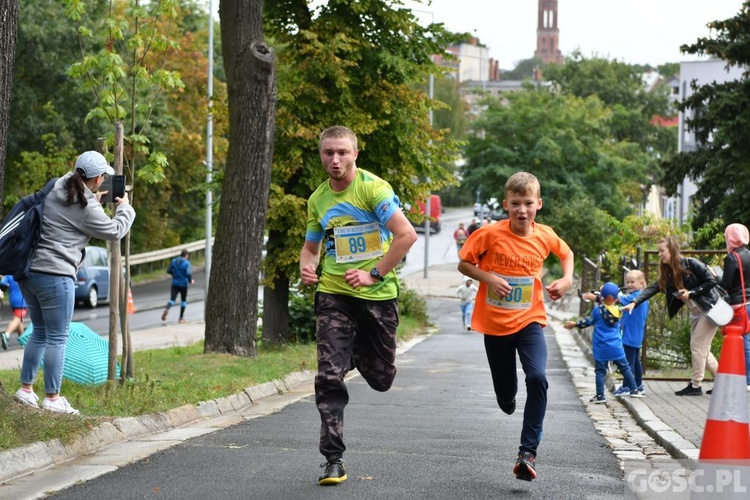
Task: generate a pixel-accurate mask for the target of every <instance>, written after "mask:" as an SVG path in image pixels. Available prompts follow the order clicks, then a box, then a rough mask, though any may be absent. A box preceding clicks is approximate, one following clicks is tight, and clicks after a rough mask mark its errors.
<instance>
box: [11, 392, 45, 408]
mask: <svg viewBox="0 0 750 500" xmlns="http://www.w3.org/2000/svg"><path fill="white" fill-rule="evenodd" d="M13 399H15V400H16V402H18V403H21V404H22V405H26V406H31V407H32V408H39V404H38V403H37V401H39V396H37V395H36V393H35V392H34V391H31V392H26V391H24V390H23V389H18V390H17V391H16V393H15V394H14V395H13Z"/></svg>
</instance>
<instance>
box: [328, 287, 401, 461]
mask: <svg viewBox="0 0 750 500" xmlns="http://www.w3.org/2000/svg"><path fill="white" fill-rule="evenodd" d="M315 315H316V316H317V345H318V374H317V376H316V377H315V404H316V405H317V407H318V411H319V412H320V421H321V425H320V453H322V454H323V455H324V456H325V457H326V458H328V459H336V458H340V457H341V456H342V454H343V453H344V450H346V446H344V407H346V405H347V403H348V402H349V392H348V391H347V389H346V384H345V383H344V377H345V376H346V374H347V373H348V372H349V371H350V370H351V369H353V368H355V367H356V368H357V370H359V373H360V374H361V375H362V377H363V378H364V379H365V380H366V381H367V383H368V384H369V385H370V387H372V388H373V389H375V390H376V391H381V392H384V391H387V390H388V389H390V388H391V384H392V383H393V379H394V378H395V376H396V366H395V361H396V328H397V327H398V301H397V300H396V299H391V300H383V301H373V300H363V299H359V298H356V297H349V296H346V295H332V294H329V293H323V292H318V293H317V294H316V295H315Z"/></svg>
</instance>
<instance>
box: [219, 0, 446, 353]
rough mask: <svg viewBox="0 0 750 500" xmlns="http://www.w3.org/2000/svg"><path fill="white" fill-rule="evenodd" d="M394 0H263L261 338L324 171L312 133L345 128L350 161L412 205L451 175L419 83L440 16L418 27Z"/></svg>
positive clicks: (272, 335)
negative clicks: (268, 162)
mask: <svg viewBox="0 0 750 500" xmlns="http://www.w3.org/2000/svg"><path fill="white" fill-rule="evenodd" d="M401 4H402V2H400V1H395V0H361V1H358V2H350V1H344V0H329V1H326V2H309V1H307V0H280V1H277V2H269V3H268V5H267V10H266V26H267V29H268V33H269V36H271V37H273V40H274V42H275V43H276V46H277V47H278V54H279V61H280V64H279V78H278V81H279V106H278V113H277V118H276V124H277V127H276V145H275V148H274V169H273V184H272V187H271V197H270V201H269V213H268V221H267V225H266V228H267V230H268V236H269V238H268V257H267V258H266V259H265V262H264V270H265V274H266V279H265V283H266V287H265V289H264V301H263V303H264V311H263V339H264V341H269V342H273V343H283V342H286V341H288V340H290V338H289V335H290V332H289V309H288V303H289V289H290V285H295V284H296V283H297V282H298V281H299V250H300V248H301V247H302V244H303V243H304V235H305V224H306V219H307V212H306V201H307V198H308V197H309V196H310V194H311V193H312V191H313V190H314V189H315V188H316V187H317V186H318V185H319V184H320V183H321V182H322V181H323V180H324V178H325V172H324V170H323V168H322V166H321V163H320V156H319V153H318V135H319V134H320V132H322V131H323V130H324V129H326V128H328V127H330V126H332V125H345V126H347V127H349V128H351V129H352V130H354V131H355V133H357V135H358V139H359V149H360V154H359V158H358V160H357V164H358V165H359V166H360V167H362V168H365V169H367V170H370V171H372V172H373V173H375V174H376V175H379V176H381V177H383V178H384V179H386V180H388V181H389V182H390V183H391V185H392V186H393V188H394V190H395V191H396V193H397V194H398V196H399V197H400V199H401V201H402V202H406V203H412V204H413V203H414V201H415V200H416V199H418V198H423V197H424V196H425V194H426V193H427V192H428V191H429V190H432V191H436V190H438V189H440V188H441V187H443V186H446V185H448V184H450V183H452V182H453V177H452V176H451V174H450V172H448V171H447V170H446V169H444V168H443V167H442V165H443V164H445V163H446V162H447V161H448V160H449V159H450V158H451V157H452V155H453V154H454V152H455V150H456V144H455V142H454V140H453V139H450V138H447V135H448V132H447V131H445V130H439V129H436V128H434V127H432V126H431V125H430V121H429V109H430V107H431V106H432V103H431V102H430V100H429V98H428V96H427V93H426V92H425V88H426V85H425V84H426V82H427V75H428V74H429V73H431V72H432V73H434V74H436V75H438V74H440V69H439V68H437V67H436V66H435V64H433V62H432V56H433V55H434V54H440V53H443V52H444V50H445V47H446V46H447V45H449V44H450V43H451V42H452V41H454V40H455V37H453V36H452V35H450V34H449V33H448V32H447V31H446V30H445V29H444V27H443V26H442V25H441V24H432V25H429V26H421V25H420V24H419V23H418V22H417V21H418V20H417V18H416V17H415V16H414V14H413V13H412V12H411V11H410V10H407V9H404V8H402V6H401ZM222 24H223V23H222ZM224 29H225V28H224ZM225 189H226V184H225ZM291 340H293V339H291Z"/></svg>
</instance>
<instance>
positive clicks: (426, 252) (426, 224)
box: [409, 9, 435, 279]
mask: <svg viewBox="0 0 750 500" xmlns="http://www.w3.org/2000/svg"><path fill="white" fill-rule="evenodd" d="M409 10H411V11H412V12H421V13H423V14H429V15H430V24H435V13H434V12H432V11H429V10H421V9H409ZM430 60H431V61H432V60H433V59H432V57H430ZM429 80H430V84H429V85H430V86H429V91H428V94H427V95H428V96H429V98H430V110H429V117H430V129H432V120H433V118H432V99H433V96H434V93H435V76H434V75H433V74H432V70H430V76H429ZM430 144H432V141H430ZM425 181H426V182H427V185H428V186H429V184H430V178H429V177H427V179H425ZM431 197H432V192H431V191H427V199H426V200H425V202H424V212H425V214H424V215H425V220H424V271H423V273H422V276H423V277H424V278H425V279H427V277H428V274H429V272H428V268H429V266H430V213H431V210H430V209H431V205H430V198H431Z"/></svg>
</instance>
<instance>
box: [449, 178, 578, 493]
mask: <svg viewBox="0 0 750 500" xmlns="http://www.w3.org/2000/svg"><path fill="white" fill-rule="evenodd" d="M503 208H504V209H505V211H506V212H507V213H508V215H509V216H510V218H509V219H506V220H501V221H498V222H497V223H495V224H490V225H487V226H483V227H481V228H479V229H478V230H476V231H475V232H474V233H472V234H471V236H469V239H468V240H466V243H465V244H464V246H463V248H462V249H461V252H459V258H460V259H461V262H460V263H459V264H458V270H459V271H460V272H462V273H463V274H464V275H466V276H468V277H469V278H472V279H474V280H476V281H478V282H479V293H478V294H477V298H476V303H475V306H474V315H473V316H472V321H471V328H472V329H473V330H475V331H478V332H480V333H483V334H484V348H485V351H486V353H487V361H488V362H489V365H490V372H491V373H492V384H493V386H494V389H495V396H496V398H497V403H498V405H499V406H500V409H501V410H502V411H504V412H505V413H507V414H508V415H510V414H512V413H513V412H514V411H515V410H516V393H517V392H518V377H517V376H516V352H518V357H519V358H520V360H521V366H522V367H523V371H524V374H525V375H526V394H527V398H526V407H525V408H524V415H523V429H522V430H521V446H520V447H519V450H518V459H517V460H516V463H515V466H514V467H513V473H514V474H515V476H516V477H517V478H518V479H523V480H525V481H531V480H532V479H536V477H537V473H536V450H537V446H538V445H539V441H540V440H541V436H542V424H543V422H544V414H545V412H546V410H547V387H548V384H547V374H546V365H547V344H546V342H545V340H544V332H543V328H544V326H546V325H547V312H546V309H545V307H544V293H543V292H544V291H543V290H542V269H543V267H544V260H545V259H546V258H547V256H549V254H550V253H553V254H555V255H556V256H557V257H558V258H559V259H560V263H561V265H562V270H563V277H562V278H560V279H558V280H556V281H554V282H552V283H550V284H549V285H547V287H546V290H547V293H548V294H549V296H550V299H552V300H557V299H559V298H561V297H562V296H563V295H565V292H567V291H568V288H570V285H571V282H572V279H573V252H572V251H571V250H570V247H568V245H567V244H566V243H565V242H564V241H563V240H562V239H561V238H560V237H559V236H557V234H556V233H555V231H554V230H553V229H552V228H550V227H549V226H545V225H543V224H537V223H535V222H534V218H535V216H536V212H537V211H538V210H539V209H541V208H542V198H541V187H540V186H539V181H538V180H537V178H536V177H535V176H533V175H532V174H529V173H527V172H517V173H515V174H513V175H512V176H510V178H508V181H507V182H506V183H505V199H504V200H503Z"/></svg>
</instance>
